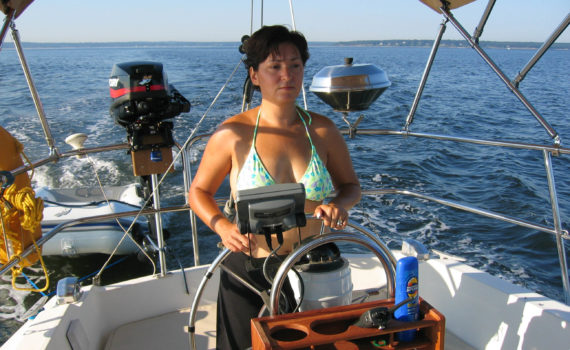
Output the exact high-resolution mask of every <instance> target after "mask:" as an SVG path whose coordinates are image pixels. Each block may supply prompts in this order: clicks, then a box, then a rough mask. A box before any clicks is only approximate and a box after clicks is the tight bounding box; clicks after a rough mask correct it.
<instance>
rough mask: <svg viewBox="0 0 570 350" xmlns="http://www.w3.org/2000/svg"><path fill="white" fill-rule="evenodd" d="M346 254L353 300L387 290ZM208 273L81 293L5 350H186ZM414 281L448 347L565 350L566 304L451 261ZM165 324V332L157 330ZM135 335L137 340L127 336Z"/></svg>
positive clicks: (207, 298) (31, 324)
mask: <svg viewBox="0 0 570 350" xmlns="http://www.w3.org/2000/svg"><path fill="white" fill-rule="evenodd" d="M394 253H395V256H396V257H401V256H402V255H401V254H400V253H399V252H394ZM344 256H345V257H346V258H347V259H348V260H349V262H350V268H351V271H352V273H351V274H352V280H353V284H354V291H355V292H356V294H358V293H357V292H358V291H364V290H370V289H377V288H379V287H385V284H386V281H385V274H384V272H383V270H382V267H381V264H380V263H379V262H378V260H377V259H376V258H374V257H373V256H372V255H368V254H346V255H344ZM206 270H207V266H199V267H194V268H189V269H187V270H186V280H187V281H189V283H190V285H189V294H186V292H185V290H184V287H183V280H182V274H181V271H175V272H173V273H169V274H168V275H167V276H165V277H152V276H148V277H142V278H138V279H135V280H130V281H125V282H120V283H117V284H114V285H110V286H103V287H101V286H90V287H85V288H84V292H83V295H82V297H81V298H80V300H79V301H78V302H76V303H72V304H65V305H57V304H56V302H55V299H51V300H50V301H49V302H48V303H47V304H46V305H45V307H44V311H42V312H40V313H39V314H38V316H37V317H36V318H35V319H34V320H29V321H27V322H26V323H25V324H24V325H23V326H22V328H21V329H20V330H19V331H18V332H17V333H16V334H14V335H13V336H12V338H10V340H9V341H8V342H7V343H6V344H4V346H3V347H2V349H31V348H34V349H62V348H67V347H69V340H68V338H70V337H71V338H74V339H75V340H76V341H78V342H79V344H80V345H81V349H101V348H105V349H108V350H111V349H118V348H121V349H141V348H149V347H148V345H149V344H155V343H156V342H159V343H160V342H162V344H166V343H165V342H167V341H168V340H167V339H166V336H163V335H162V334H163V333H164V334H167V333H168V334H169V335H168V337H171V338H172V337H175V338H176V339H178V340H177V341H178V342H179V343H183V346H184V347H187V346H188V345H187V344H188V343H186V342H187V341H188V334H186V333H185V332H184V331H183V329H184V327H185V326H186V325H188V318H186V317H185V316H184V315H180V313H185V312H187V309H188V308H189V307H190V305H192V301H193V298H194V295H195V293H196V290H197V288H198V285H199V283H200V281H201V279H202V277H203V276H204V274H205V273H206ZM217 272H218V271H216V272H215V273H214V275H213V277H212V279H211V280H210V281H209V282H208V284H207V285H206V289H205V291H204V293H203V299H202V300H201V302H200V306H201V307H206V308H208V307H209V308H208V309H207V310H209V311H203V310H201V311H199V312H198V316H197V322H196V328H197V333H196V334H197V344H198V348H199V349H209V348H213V347H215V321H214V322H213V321H212V320H215V300H216V297H217V284H218V273H217ZM419 280H420V286H419V294H420V296H421V297H422V298H423V299H425V300H426V301H428V302H429V303H430V304H431V305H433V306H434V307H435V308H436V309H437V310H439V311H440V312H441V313H442V314H443V315H444V316H445V319H446V334H445V340H446V348H447V349H470V348H474V349H484V348H487V349H517V348H520V349H566V348H568V344H570V332H568V329H567V327H568V326H569V325H570V306H567V305H564V304H562V303H560V302H557V301H554V300H550V299H548V298H546V297H544V296H542V295H539V294H536V293H533V292H531V291H529V290H526V289H524V288H522V287H518V286H514V285H512V284H510V283H508V282H506V281H503V280H501V279H499V278H496V277H493V276H491V275H489V274H487V273H485V272H482V271H480V270H477V269H474V268H472V267H470V266H468V265H466V264H464V263H463V262H460V261H457V260H454V259H449V258H432V259H430V260H428V261H422V262H420V266H419ZM380 290H381V291H382V290H385V289H384V288H380ZM382 294H383V293H382V292H381V293H380V297H383V296H382ZM143 306H144V307H143ZM184 310H186V311H184ZM168 315H174V316H173V317H175V318H176V319H178V320H179V321H177V322H179V324H177V325H176V326H175V327H174V328H175V329H176V330H177V331H176V335H172V334H171V333H172V332H171V329H172V327H173V326H172V324H170V323H168V322H166V321H165V319H166V318H167V317H168ZM157 321H160V322H157ZM162 323H164V326H163V327H164V328H168V329H161V326H160V324H162ZM150 324H152V325H153V326H152V327H150V326H149V325H150ZM204 324H207V325H208V326H207V327H206V328H207V329H205V330H204V329H203V328H201V327H203V325H204ZM139 327H140V328H139ZM137 329H139V331H137ZM141 329H142V330H144V331H142V330H141ZM133 332H135V333H136V334H137V336H136V337H132V336H129V334H134V333H133ZM545 336H547V337H548V339H546V338H545ZM171 341H172V340H171Z"/></svg>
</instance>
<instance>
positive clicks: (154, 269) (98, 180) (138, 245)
mask: <svg viewBox="0 0 570 350" xmlns="http://www.w3.org/2000/svg"><path fill="white" fill-rule="evenodd" d="M87 159H88V160H89V162H90V163H91V166H92V167H93V171H94V172H95V178H96V179H97V183H98V184H99V189H100V190H101V193H102V194H103V198H105V201H106V202H107V205H108V206H109V208H111V202H110V201H109V198H107V194H106V193H105V190H104V189H103V184H102V183H101V178H100V177H99V172H98V171H97V167H96V166H95V162H93V159H91V157H89V155H87ZM145 205H146V203H145ZM143 208H144V206H143ZM115 221H116V222H117V224H118V225H119V227H120V228H121V230H123V232H124V234H123V236H122V237H121V239H120V240H119V243H117V245H116V246H115V249H113V252H112V253H111V256H113V255H115V253H116V252H117V249H119V246H120V245H121V243H123V240H124V239H125V237H129V238H130V239H131V241H132V242H133V243H134V244H135V245H136V246H137V248H139V250H140V251H141V252H142V253H143V254H144V255H145V256H146V257H147V258H148V260H149V261H150V263H151V264H152V269H153V270H152V271H153V274H155V273H156V264H155V263H154V261H153V260H152V258H151V257H150V256H149V255H148V254H147V252H146V251H145V250H144V248H143V247H141V246H140V244H139V243H138V242H137V241H136V240H135V239H134V237H133V236H132V235H130V234H129V232H132V228H133V227H134V225H135V223H136V220H133V222H131V224H130V225H129V228H128V229H126V230H125V227H124V226H123V224H121V221H120V220H119V219H118V218H115Z"/></svg>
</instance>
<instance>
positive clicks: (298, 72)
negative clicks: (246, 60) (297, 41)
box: [249, 43, 305, 104]
mask: <svg viewBox="0 0 570 350" xmlns="http://www.w3.org/2000/svg"><path fill="white" fill-rule="evenodd" d="M304 68H305V67H304V66H303V61H302V59H301V54H300V53H299V50H298V49H297V47H296V46H295V45H293V44H291V43H283V44H281V45H279V53H278V54H269V56H268V57H267V58H266V59H265V61H263V62H261V63H260V64H259V66H258V68H257V71H255V70H254V69H253V68H250V69H249V73H250V76H251V81H252V82H253V84H255V85H257V86H259V89H260V90H261V96H262V98H263V99H264V100H268V101H271V102H273V103H276V104H281V103H291V102H292V103H295V100H296V99H297V96H299V92H300V91H301V87H302V84H303V73H304V70H305V69H304Z"/></svg>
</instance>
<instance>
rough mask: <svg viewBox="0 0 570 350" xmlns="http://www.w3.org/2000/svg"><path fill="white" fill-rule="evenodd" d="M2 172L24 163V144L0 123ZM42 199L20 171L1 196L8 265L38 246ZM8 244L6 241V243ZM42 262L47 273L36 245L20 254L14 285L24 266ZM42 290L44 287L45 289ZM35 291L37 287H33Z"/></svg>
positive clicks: (1, 248)
mask: <svg viewBox="0 0 570 350" xmlns="http://www.w3.org/2000/svg"><path fill="white" fill-rule="evenodd" d="M0 149H1V150H2V157H0V171H10V170H14V169H16V168H18V167H20V166H23V165H24V162H23V160H22V158H21V156H20V154H21V153H23V150H24V147H23V146H22V144H21V143H20V142H18V140H16V139H15V138H14V137H13V136H12V135H10V133H9V132H8V131H6V130H5V129H4V128H3V127H1V126H0ZM43 208H44V205H43V201H42V199H41V198H36V197H35V193H34V190H33V189H32V188H31V181H30V178H29V177H28V174H27V173H25V172H24V173H21V174H19V175H17V176H16V177H15V178H14V183H13V184H11V185H10V186H8V187H7V188H3V189H2V192H1V196H0V211H1V215H2V217H1V220H2V221H1V223H0V224H1V225H0V262H1V263H2V264H6V263H7V262H9V261H11V260H12V259H13V258H15V257H18V256H19V255H20V254H21V253H22V252H23V251H24V250H25V249H26V248H28V247H29V246H31V245H34V246H36V240H37V239H39V238H40V237H41V236H42V230H41V220H42V218H43ZM6 243H7V244H6ZM38 260H39V261H40V262H41V263H42V267H43V269H44V273H45V274H46V286H45V287H44V288H45V289H47V285H48V281H47V271H46V269H45V266H44V264H43V261H42V258H41V249H40V248H39V247H37V246H36V251H35V252H32V253H31V254H29V255H28V256H26V257H20V261H19V263H18V264H17V266H16V267H13V268H12V284H13V285H14V286H15V278H16V277H17V276H18V275H19V274H20V273H21V271H22V269H23V268H24V267H27V266H31V265H33V264H35V263H36V262H37V261H38ZM45 289H43V290H45ZM33 290H34V291H35V290H36V289H33Z"/></svg>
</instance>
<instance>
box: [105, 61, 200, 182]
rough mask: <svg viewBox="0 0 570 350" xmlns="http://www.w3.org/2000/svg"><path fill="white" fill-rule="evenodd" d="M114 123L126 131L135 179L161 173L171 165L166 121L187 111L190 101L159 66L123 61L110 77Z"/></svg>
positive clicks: (170, 139)
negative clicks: (169, 80)
mask: <svg viewBox="0 0 570 350" xmlns="http://www.w3.org/2000/svg"><path fill="white" fill-rule="evenodd" d="M109 93H110V95H111V99H112V102H111V107H110V109H109V112H110V114H111V116H113V118H114V119H115V122H116V123H117V124H119V125H121V126H123V127H124V128H125V129H126V131H127V139H128V141H129V145H130V151H131V156H132V160H133V171H134V174H135V175H136V176H145V175H151V174H160V173H163V172H165V171H166V170H167V169H168V167H169V165H170V163H171V162H172V151H171V148H172V146H174V139H173V137H172V129H173V123H172V122H171V121H167V119H170V118H174V117H176V116H177V115H179V114H180V113H185V112H189V111H190V102H189V101H188V100H187V99H185V98H184V96H182V95H181V94H180V93H179V92H178V90H176V89H175V88H174V86H172V85H169V84H168V78H167V75H166V73H165V72H164V70H163V67H162V63H158V62H145V61H135V62H125V63H117V64H115V65H114V66H113V70H112V71H111V77H110V78H109Z"/></svg>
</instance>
